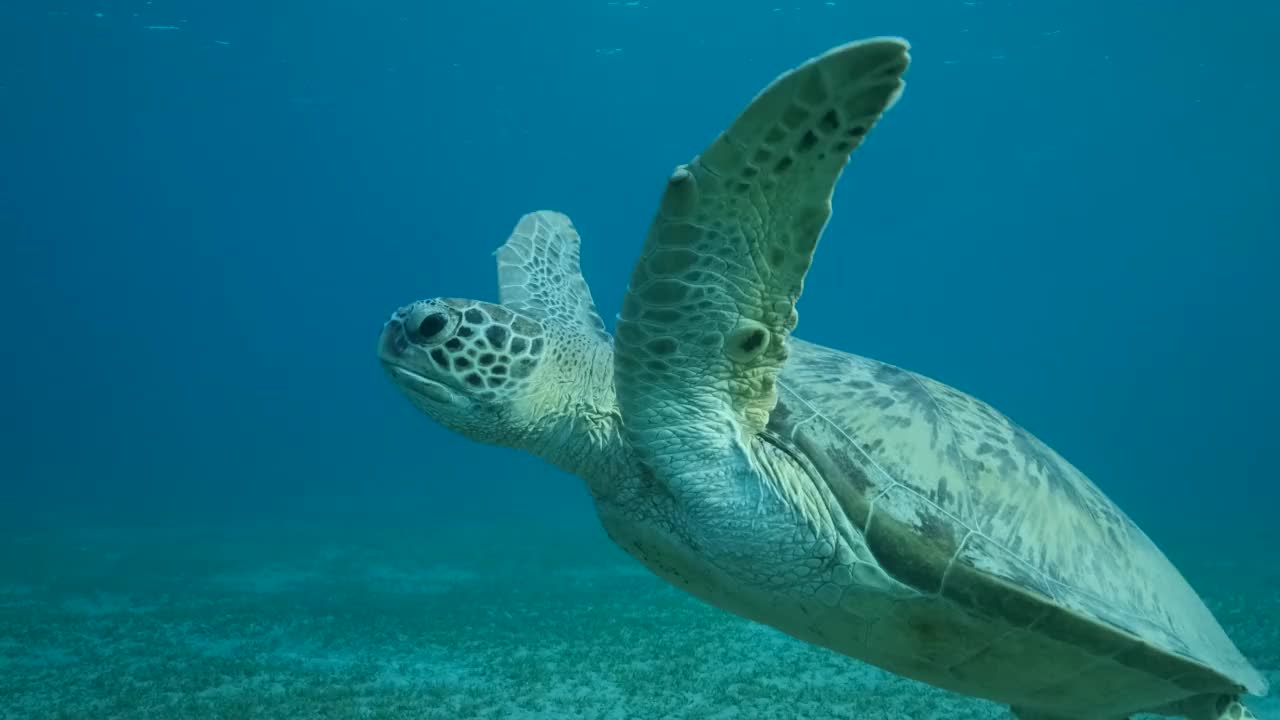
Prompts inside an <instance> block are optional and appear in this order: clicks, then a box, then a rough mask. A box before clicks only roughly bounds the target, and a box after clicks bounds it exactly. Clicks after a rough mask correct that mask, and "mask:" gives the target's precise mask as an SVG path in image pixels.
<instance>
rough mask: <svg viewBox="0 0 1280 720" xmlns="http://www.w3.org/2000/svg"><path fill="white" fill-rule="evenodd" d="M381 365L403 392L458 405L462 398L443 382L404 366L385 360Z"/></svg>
mask: <svg viewBox="0 0 1280 720" xmlns="http://www.w3.org/2000/svg"><path fill="white" fill-rule="evenodd" d="M382 365H383V367H385V368H386V369H387V372H388V373H390V374H391V379H392V380H394V381H395V383H396V385H397V386H399V387H400V388H403V389H404V391H405V392H408V393H411V394H413V395H418V396H420V397H424V398H427V399H428V400H434V401H435V402H438V403H445V404H447V405H458V404H460V403H461V401H462V398H460V397H458V394H457V393H455V392H454V391H453V390H452V389H450V388H449V386H447V385H445V384H444V383H439V382H436V381H435V380H432V379H430V378H426V377H423V376H422V375H419V374H418V373H416V372H414V371H412V370H410V369H408V368H406V367H403V366H401V365H397V364H395V363H391V362H387V361H385V360H384V361H383V362H382Z"/></svg>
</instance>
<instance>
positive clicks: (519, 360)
mask: <svg viewBox="0 0 1280 720" xmlns="http://www.w3.org/2000/svg"><path fill="white" fill-rule="evenodd" d="M546 344H547V338H546V336H545V333H544V329H543V327H542V324H541V323H539V322H538V321H537V320H534V319H532V318H529V317H526V316H524V315H521V314H519V313H517V312H514V311H512V310H510V309H508V308H505V307H503V306H501V305H493V304H491V303H485V302H480V301H477V300H458V299H453V298H436V299H433V300H423V301H419V302H416V303H413V304H412V305H409V306H407V307H402V308H400V309H399V310H397V311H396V312H395V313H394V314H393V315H392V316H391V319H390V320H388V321H387V323H386V325H384V326H383V328H382V336H381V338H380V339H379V341H378V359H379V360H381V361H382V366H383V367H384V368H385V369H386V371H387V373H388V374H389V375H390V376H391V380H392V382H394V383H395V385H396V387H398V388H399V389H400V390H401V391H402V392H403V393H404V394H405V395H406V396H408V398H409V400H410V401H411V402H413V404H414V405H415V406H417V407H418V409H419V410H422V411H423V412H424V413H426V414H427V415H429V416H431V417H432V418H434V419H435V420H436V421H437V422H439V423H440V424H442V425H444V426H446V427H448V428H449V429H451V430H454V431H456V432H459V433H461V434H463V435H466V436H468V437H470V438H472V439H475V440H481V441H484V442H493V443H498V444H502V445H515V444H519V440H520V438H521V436H523V435H525V434H527V433H528V432H529V431H530V430H531V429H532V428H533V426H534V425H536V423H537V418H536V417H534V415H535V414H536V413H535V412H534V410H533V409H532V408H533V405H534V404H533V403H528V402H524V400H526V399H528V398H529V396H530V394H531V393H530V384H531V383H530V381H531V379H532V378H533V377H534V376H535V374H536V372H537V370H538V368H539V366H540V364H541V361H542V358H543V357H544V350H545V349H546Z"/></svg>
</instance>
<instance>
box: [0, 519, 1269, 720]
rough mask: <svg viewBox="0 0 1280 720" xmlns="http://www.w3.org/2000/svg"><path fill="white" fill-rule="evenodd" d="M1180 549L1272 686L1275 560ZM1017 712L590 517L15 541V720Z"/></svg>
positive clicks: (4, 688)
mask: <svg viewBox="0 0 1280 720" xmlns="http://www.w3.org/2000/svg"><path fill="white" fill-rule="evenodd" d="M1254 546H1255V547H1258V548H1259V550H1258V553H1259V556H1261V555H1262V554H1263V552H1264V551H1263V550H1262V549H1261V548H1262V547H1268V548H1274V547H1276V546H1277V545H1276V544H1274V543H1273V544H1270V545H1265V546H1263V545H1256V544H1255V545H1254ZM1170 555H1171V557H1172V558H1173V560H1174V561H1175V562H1176V563H1177V564H1178V565H1179V566H1180V567H1181V568H1182V569H1183V571H1184V573H1185V574H1186V575H1187V577H1188V579H1190V580H1191V582H1192V584H1193V585H1195V586H1196V587H1197V589H1199V590H1200V591H1201V592H1202V594H1203V595H1204V597H1205V599H1206V601H1207V602H1208V603H1209V605H1210V607H1211V608H1212V609H1213V610H1214V612H1215V613H1216V614H1217V616H1218V618H1219V619H1220V620H1221V621H1222V623H1223V624H1224V626H1225V627H1226V628H1227V631H1228V632H1229V633H1230V634H1231V635H1232V637H1233V638H1234V639H1235V640H1236V642H1237V643H1238V644H1239V646H1240V647H1241V649H1242V650H1243V651H1244V653H1245V654H1246V655H1248V656H1249V658H1250V659H1251V660H1252V661H1253V662H1254V663H1255V665H1257V666H1258V667H1259V668H1261V669H1263V670H1264V672H1265V673H1266V674H1267V676H1268V678H1269V679H1270V681H1271V683H1272V684H1273V685H1274V686H1280V563H1277V562H1276V561H1275V559H1274V558H1273V557H1267V558H1265V559H1264V558H1263V557H1254V558H1239V557H1233V556H1230V555H1226V556H1224V554H1222V553H1212V552H1207V551H1201V552H1198V553H1196V552H1194V551H1193V552H1188V553H1174V552H1170ZM1251 707H1252V708H1253V709H1254V712H1255V713H1256V714H1257V715H1258V717H1259V718H1260V720H1280V701H1278V700H1276V699H1275V698H1267V699H1264V700H1256V699H1255V700H1253V701H1252V702H1251ZM1007 717H1008V716H1007V715H1006V711H1005V710H1004V709H1003V708H1000V707H997V706H995V705H992V704H989V703H986V702H982V701H978V700H972V699H966V698H960V697H957V696H954V695H951V694H948V693H944V692H941V691H938V690H933V689H931V688H928V687H925V686H923V685H920V684H917V683H914V682H911V681H908V680H904V679H901V678H898V677H895V676H892V675H889V674H887V673H884V672H881V671H879V670H876V669H874V668H871V667H868V666H866V665H863V664H861V663H858V662H855V661H852V660H850V659H848V658H844V657H841V656H839V655H836V654H834V653H831V652H827V651H825V650H820V649H817V648H813V647H810V646H807V645H804V644H802V643H800V642H797V641H794V640H792V639H790V638H788V637H786V636H784V635H782V634H781V633H778V632H776V631H774V630H772V629H769V628H765V627H761V626H758V625H754V624H751V623H748V622H746V621H743V620H740V619H737V618H735V617H732V616H730V615H727V614H725V613H722V612H719V611H717V610H714V609H712V608H709V607H707V606H705V605H702V604H700V603H699V602H697V601H695V600H693V599H691V598H689V597H687V596H685V595H683V594H682V593H680V592H679V591H677V590H675V589H674V588H671V587H669V586H667V585H666V584H664V583H663V582H662V581H660V580H658V579H656V578H654V577H653V576H651V575H649V574H648V572H647V571H645V570H644V569H643V568H642V567H640V566H639V565H638V564H637V563H636V562H634V561H633V560H631V559H630V558H629V557H627V556H626V555H624V554H623V553H622V552H621V551H620V550H618V549H616V548H615V547H614V546H613V545H612V544H610V543H609V541H608V540H607V539H606V538H605V536H604V534H603V533H602V532H600V531H599V530H596V529H581V530H551V529H547V528H512V527H509V526H508V527H505V528H484V529H481V528H470V529H461V530H460V529H456V528H447V529H446V528H437V529H435V530H432V531H389V530H364V529H350V530H333V529H328V530H315V529H310V530H292V531H288V532H286V531H271V532H266V531H245V530H183V531H173V530H165V531H129V532H119V531H116V532H107V531H95V532H88V531H83V530H81V531H74V532H71V531H65V532H53V531H41V532H25V533H24V532H12V531H11V532H7V533H6V534H4V535H3V536H2V537H0V718H3V719H4V720H17V719H19V718H21V719H23V720H26V719H27V718H33V719H34V718H40V719H42V720H43V719H48V720H54V719H57V718H93V719H94V720H106V719H109V718H146V719H147V720H167V719H169V718H174V719H178V718H182V719H186V718H271V719H272V720H288V719H290V718H385V719H388V720H389V719H392V718H396V719H400V718H414V719H415V720H421V719H428V720H431V719H436V718H439V719H440V720H458V719H461V718H503V719H506V718H510V719H512V720H535V719H536V720H578V719H584V720H585V719H592V720H595V719H597V718H599V719H618V720H622V719H624V718H625V719H627V720H631V719H636V720H651V719H652V720H657V719H659V718H661V719H663V720H673V719H683V718H689V719H694V718H696V719H698V720H728V719H731V718H732V719H737V718H743V719H752V720H757V719H758V720H771V719H774V718H776V719H777V720H803V719H807V718H813V719H814V720H817V719H821V720H833V719H843V718H850V719H853V718H857V719H859V720H861V719H863V718H894V719H895V720H897V719H903V718H912V719H915V720H929V719H933V718H938V719H939V720H941V719H943V718H946V719H947V720H966V719H970V718H971V719H974V720H977V719H985V718H1001V719H1002V720H1005V719H1006V718H1007Z"/></svg>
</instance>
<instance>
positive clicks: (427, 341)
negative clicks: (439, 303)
mask: <svg viewBox="0 0 1280 720" xmlns="http://www.w3.org/2000/svg"><path fill="white" fill-rule="evenodd" d="M456 324H457V323H454V322H453V321H452V319H451V317H450V315H449V312H448V311H447V310H444V309H442V308H439V307H433V306H431V305H423V306H421V307H419V308H417V309H416V310H415V311H414V312H412V313H410V315H409V316H408V317H406V318H405V319H404V329H405V332H406V333H408V335H409V340H410V341H412V342H413V343H415V344H418V345H435V344H437V343H440V342H443V341H445V340H448V339H449V338H448V337H447V336H448V335H450V333H451V331H452V329H453V327H454V326H455V325H456Z"/></svg>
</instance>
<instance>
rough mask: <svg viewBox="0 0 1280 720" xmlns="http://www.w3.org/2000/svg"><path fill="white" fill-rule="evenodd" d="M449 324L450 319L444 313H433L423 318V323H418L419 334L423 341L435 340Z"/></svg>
mask: <svg viewBox="0 0 1280 720" xmlns="http://www.w3.org/2000/svg"><path fill="white" fill-rule="evenodd" d="M448 324H449V319H448V318H446V317H445V316H444V314H443V313H431V314H430V315H428V316H426V317H424V318H422V322H420V323H418V328H417V330H418V334H419V335H421V336H422V339H423V340H434V339H435V337H436V335H438V334H439V333H440V331H441V330H443V329H444V326H445V325H448Z"/></svg>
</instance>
